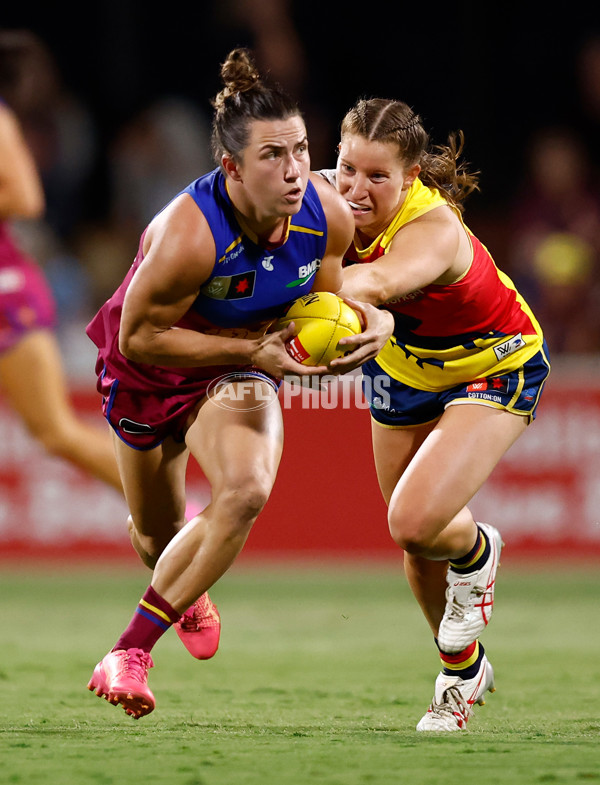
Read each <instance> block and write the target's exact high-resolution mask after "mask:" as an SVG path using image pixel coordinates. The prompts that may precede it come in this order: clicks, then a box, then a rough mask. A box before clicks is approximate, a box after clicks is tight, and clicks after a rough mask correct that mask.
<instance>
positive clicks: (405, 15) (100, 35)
mask: <svg viewBox="0 0 600 785" xmlns="http://www.w3.org/2000/svg"><path fill="white" fill-rule="evenodd" d="M238 5H241V6H244V5H245V6H249V7H250V8H252V7H257V6H259V5H260V0H255V1H254V3H243V2H242V3H241V4H240V3H235V2H229V0H220V1H219V0H216V2H212V1H207V2H201V1H199V2H195V3H192V2H187V0H186V1H184V2H173V3H170V4H168V3H161V4H160V5H158V4H154V3H147V2H146V3H142V2H136V1H135V0H101V1H100V2H97V3H94V4H89V5H88V4H86V6H85V7H79V8H77V9H76V10H75V11H73V10H72V9H69V6H64V7H62V4H60V3H24V4H22V5H18V4H17V5H13V6H12V8H8V9H5V10H3V12H2V25H3V26H4V27H28V28H30V29H32V30H34V31H36V32H37V33H39V34H40V35H41V36H42V37H43V38H44V40H45V41H46V42H47V43H48V45H49V46H50V48H51V50H52V51H53V52H54V54H55V56H56V58H57V60H58V63H59V67H60V69H61V72H62V74H63V77H64V79H65V82H66V83H67V85H68V87H69V88H70V89H72V90H73V91H74V92H75V93H76V94H77V95H78V97H79V98H80V99H81V100H83V101H84V102H85V103H86V104H87V106H88V108H89V109H90V111H91V112H92V113H93V116H94V118H95V121H96V124H97V127H98V132H99V135H100V138H101V140H102V141H103V142H106V143H108V142H109V141H110V139H111V138H112V136H113V135H114V134H115V133H116V131H117V129H118V128H119V127H120V126H121V125H122V124H123V123H124V122H126V121H127V120H128V119H129V118H130V117H131V116H132V115H134V114H135V113H137V112H138V111H140V110H141V109H142V108H143V107H144V105H145V104H147V103H148V102H150V101H151V100H152V99H153V98H154V97H156V96H161V95H165V94H176V95H184V96H186V97H189V98H190V99H192V100H193V101H194V102H196V103H197V104H198V105H199V106H200V107H201V108H202V109H203V110H205V111H206V112H207V114H208V115H209V114H210V111H211V107H210V103H209V101H210V98H211V97H212V96H213V95H214V94H215V93H216V92H217V91H218V90H219V89H220V82H219V78H218V67H219V63H220V62H221V61H222V60H223V59H224V57H225V55H226V54H227V52H228V51H229V50H230V49H231V48H233V47H234V46H237V45H248V46H250V47H253V46H254V45H255V43H256V35H257V34H256V32H255V31H253V30H252V29H251V27H252V25H249V24H247V23H246V22H244V20H243V19H241V18H240V14H238V13H237V12H236V6H238ZM287 5H289V14H288V15H289V17H290V19H291V22H292V24H293V26H294V29H295V31H296V33H297V35H298V37H299V40H300V41H301V44H302V47H303V49H304V55H305V58H306V65H307V70H306V72H305V78H304V81H303V85H302V89H301V90H299V91H298V90H297V92H300V93H301V95H299V96H298V97H299V98H300V100H301V105H302V107H303V108H305V109H307V110H308V112H307V121H308V122H309V136H310V133H311V125H310V120H311V118H317V119H316V120H313V122H318V123H322V125H323V129H326V130H323V131H322V132H320V133H321V141H320V142H319V144H317V145H313V166H314V167H315V168H319V167H323V166H332V165H333V162H334V147H335V143H336V142H337V138H336V135H337V128H338V126H339V122H340V119H341V117H342V115H343V113H344V112H345V111H346V109H348V108H349V107H350V106H351V105H352V104H353V103H354V101H355V100H356V98H357V97H359V96H360V95H383V96H386V97H394V98H400V99H402V100H404V101H406V102H407V103H409V104H410V105H411V106H413V107H414V108H415V110H416V111H418V112H419V113H420V114H421V116H422V118H423V120H424V123H425V126H426V128H427V129H428V130H429V131H430V132H431V134H432V138H433V140H434V141H436V142H444V141H445V139H446V136H447V134H448V132H449V131H452V130H456V129H459V128H461V129H463V130H464V132H465V134H466V138H467V147H466V157H467V159H468V160H469V161H470V162H472V164H473V166H474V167H475V168H477V169H479V170H481V172H482V178H481V185H482V191H481V193H480V194H479V195H477V196H476V197H475V198H474V205H473V208H472V209H475V210H485V209H493V208H495V207H497V206H498V205H501V204H502V203H503V201H504V200H506V199H509V198H510V196H511V194H512V193H513V191H514V188H515V184H516V183H517V182H518V180H519V178H520V170H521V168H522V167H523V165H524V160H523V159H524V155H525V154H526V149H527V142H528V138H529V136H530V135H531V133H532V132H533V131H535V130H536V129H538V128H539V127H543V126H546V125H551V124H566V125H568V126H570V127H572V128H577V129H578V130H580V131H581V133H582V134H584V135H585V136H586V138H588V139H589V140H590V143H591V145H592V146H594V150H593V154H594V155H596V150H595V145H594V139H595V136H594V134H595V133H597V130H598V129H597V127H594V126H593V124H591V123H590V120H589V118H587V117H586V116H585V111H584V109H583V107H582V105H581V98H580V94H579V93H580V88H579V84H578V74H577V68H578V59H577V58H578V53H579V52H580V50H581V47H582V45H583V44H584V42H585V41H586V40H587V38H588V37H590V36H591V35H594V34H598V33H600V14H599V12H598V10H597V6H595V4H592V5H589V4H587V3H586V4H585V5H580V4H579V3H571V4H568V5H564V4H563V5H561V6H558V7H557V8H556V9H555V10H552V9H550V7H549V6H548V5H547V4H537V3H533V4H532V3H522V4H520V6H521V7H519V6H518V5H517V4H515V5H514V6H512V5H511V4H506V3H502V4H490V3H447V4H444V5H440V6H436V5H428V4H423V3H420V4H417V3H413V4H406V3H402V2H396V3H369V4H367V5H365V4H364V3H362V4H359V5H357V6H355V7H353V8H350V6H349V5H348V4H342V3H337V2H327V1H326V0H320V1H317V0H302V1H296V0H292V2H290V3H289V4H287ZM284 86H286V87H288V88H289V87H290V85H284ZM292 92H293V90H292ZM330 145H331V146H330ZM101 175H102V160H101V155H100V159H99V161H98V178H99V179H98V181H97V183H96V187H95V189H93V190H94V192H95V194H96V203H95V207H94V209H96V210H101V209H102V208H101V205H102V195H101V194H102V191H101V180H100V178H101ZM193 176H195V173H191V177H193Z"/></svg>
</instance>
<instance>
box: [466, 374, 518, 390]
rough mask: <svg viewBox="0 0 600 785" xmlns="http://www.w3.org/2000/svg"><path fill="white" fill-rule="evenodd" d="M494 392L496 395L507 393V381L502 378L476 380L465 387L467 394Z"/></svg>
mask: <svg viewBox="0 0 600 785" xmlns="http://www.w3.org/2000/svg"><path fill="white" fill-rule="evenodd" d="M488 391H494V392H498V393H506V392H508V379H505V378H503V377H502V376H496V377H495V378H494V377H491V378H489V379H478V380H477V381H474V382H471V383H470V384H468V385H467V392H469V393H472V392H474V393H477V392H488Z"/></svg>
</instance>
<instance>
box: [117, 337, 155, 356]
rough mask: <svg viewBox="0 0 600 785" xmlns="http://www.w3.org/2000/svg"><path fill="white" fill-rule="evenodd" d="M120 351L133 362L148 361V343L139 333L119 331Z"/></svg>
mask: <svg viewBox="0 0 600 785" xmlns="http://www.w3.org/2000/svg"><path fill="white" fill-rule="evenodd" d="M119 351H120V352H121V354H122V355H123V357H125V358H126V359H127V360H132V362H138V363H141V362H147V357H148V354H147V350H146V343H145V341H144V340H143V338H142V337H141V336H140V335H139V334H138V333H128V332H123V331H121V332H120V333H119Z"/></svg>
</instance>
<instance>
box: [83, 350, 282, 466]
mask: <svg viewBox="0 0 600 785" xmlns="http://www.w3.org/2000/svg"><path fill="white" fill-rule="evenodd" d="M96 370H97V371H99V375H98V384H97V387H98V391H99V392H100V393H101V394H102V411H103V412H104V416H105V417H106V419H107V420H108V422H109V424H110V426H111V427H112V428H113V430H114V431H115V433H116V434H117V436H118V437H119V438H120V439H121V440H122V441H124V442H125V444H127V445H129V447H133V448H134V449H136V450H151V449H152V448H153V447H158V445H159V444H161V442H163V441H164V440H165V439H166V438H167V436H171V437H172V438H173V439H174V440H175V441H178V442H183V440H184V439H185V433H186V430H187V427H188V419H189V416H190V414H191V413H192V412H193V411H194V409H195V407H196V406H197V405H198V403H199V402H200V401H202V399H203V398H204V397H205V396H206V393H207V390H208V389H209V388H210V387H211V386H213V385H214V384H215V382H218V380H219V379H220V378H222V377H224V376H230V375H231V373H232V372H235V376H236V377H238V378H240V379H242V378H259V379H263V380H265V381H267V382H269V384H271V385H272V386H273V387H274V388H275V389H277V388H278V386H279V382H278V380H277V379H274V378H273V377H271V376H269V375H268V374H266V373H265V372H264V371H261V370H260V369H257V368H251V367H245V368H237V367H236V368H233V369H229V368H228V370H229V371H230V373H228V374H220V375H218V376H210V377H208V378H206V379H190V380H188V381H186V382H185V384H182V385H178V386H176V387H175V386H171V387H169V388H168V389H165V388H163V389H157V388H154V389H153V388H152V387H151V386H150V385H148V388H145V387H141V386H140V387H138V386H137V385H136V386H133V385H128V384H127V383H125V382H122V381H120V380H119V379H117V378H115V377H114V376H111V373H110V370H109V369H108V368H107V367H106V366H105V365H104V363H103V362H102V360H101V359H100V358H99V359H98V364H97V366H96Z"/></svg>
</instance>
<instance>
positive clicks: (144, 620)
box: [112, 586, 181, 652]
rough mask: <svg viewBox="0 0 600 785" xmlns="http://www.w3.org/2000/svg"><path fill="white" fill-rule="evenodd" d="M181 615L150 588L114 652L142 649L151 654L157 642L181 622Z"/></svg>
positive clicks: (114, 647)
mask: <svg viewBox="0 0 600 785" xmlns="http://www.w3.org/2000/svg"><path fill="white" fill-rule="evenodd" d="M180 616H181V614H180V613H178V612H177V611H176V610H174V609H173V608H172V607H171V606H170V605H169V603H168V602H167V601H166V600H163V598H162V597H161V596H160V594H157V593H156V592H155V591H154V589H153V588H152V586H149V587H148V589H147V590H146V593H145V594H144V596H143V597H142V599H141V600H140V602H139V605H138V606H137V608H136V610H135V613H134V614H133V618H132V619H131V621H130V622H129V626H128V627H127V629H126V630H125V632H124V633H123V634H122V635H121V637H120V638H119V640H118V641H117V642H116V643H115V645H114V646H113V648H112V650H113V651H116V650H117V649H142V650H143V651H147V652H150V651H151V650H152V647H153V646H154V644H155V643H156V641H157V640H158V639H159V638H160V637H161V635H164V634H165V632H166V631H167V630H168V629H169V627H170V626H171V625H172V624H174V623H175V622H176V621H178V620H179V618H180Z"/></svg>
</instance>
